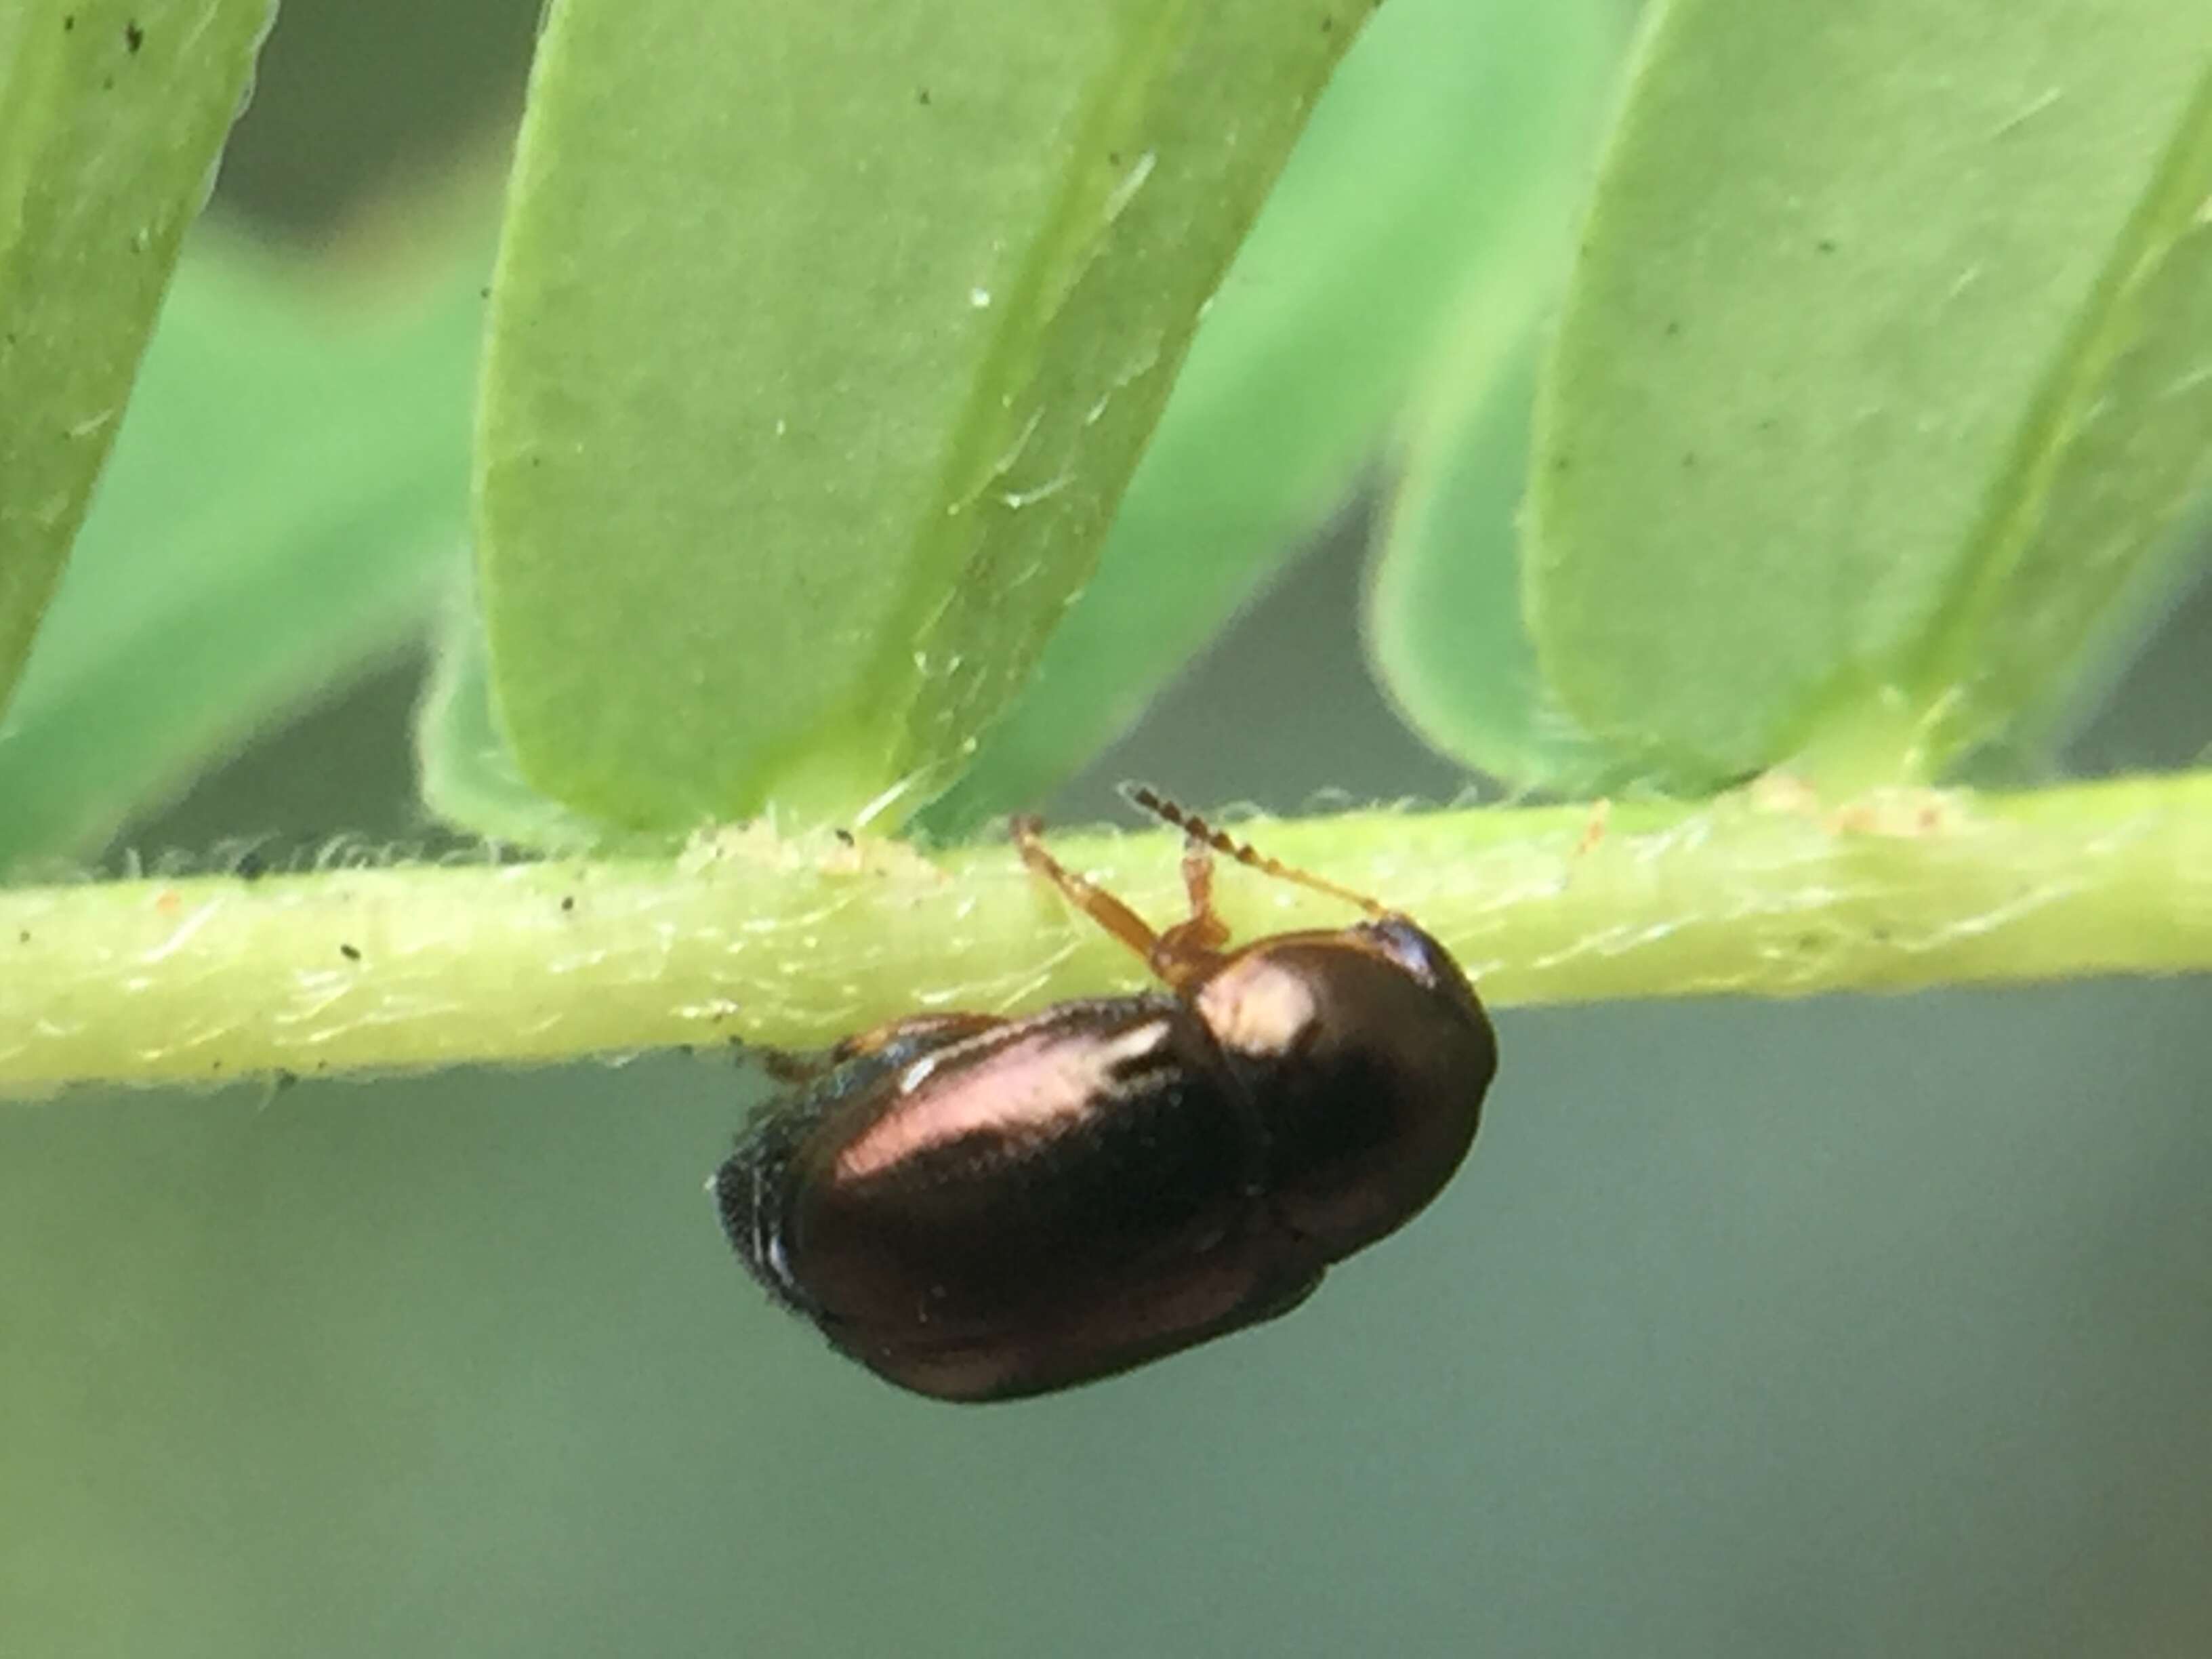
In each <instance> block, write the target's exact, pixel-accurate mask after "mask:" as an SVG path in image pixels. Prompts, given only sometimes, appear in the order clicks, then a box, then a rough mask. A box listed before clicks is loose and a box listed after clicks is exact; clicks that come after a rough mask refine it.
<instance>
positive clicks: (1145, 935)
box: [1013, 817, 1160, 962]
mask: <svg viewBox="0 0 2212 1659" xmlns="http://www.w3.org/2000/svg"><path fill="white" fill-rule="evenodd" d="M1043 828H1044V826H1043V824H1042V823H1041V822H1040V821H1039V820H1037V819H1036V818H1033V817H1019V818H1016V819H1015V820H1014V823H1013V831H1014V848H1015V850H1016V851H1018V852H1019V853H1020V854H1021V855H1022V862H1023V863H1024V864H1026V865H1028V866H1029V867H1030V869H1031V870H1032V871H1034V872H1036V874H1037V875H1038V876H1040V877H1042V878H1043V879H1044V880H1046V881H1048V882H1050V883H1051V884H1053V885H1054V887H1057V888H1058V889H1059V890H1060V894H1061V896H1063V897H1065V898H1066V900H1067V902H1069V903H1070V904H1073V906H1074V907H1075V908H1077V909H1079V910H1080V911H1082V912H1083V914H1084V915H1086V916H1089V917H1090V918H1091V921H1095V922H1097V924H1098V925H1099V926H1100V927H1103V928H1104V929H1105V930H1106V931H1107V932H1108V933H1111V934H1113V936H1114V937H1115V939H1120V940H1121V943H1122V944H1124V945H1127V946H1128V947H1129V948H1130V949H1131V950H1132V951H1135V952H1136V953H1137V954H1138V955H1139V956H1140V957H1144V958H1145V960H1146V961H1147V962H1150V961H1151V960H1152V951H1153V950H1154V948H1155V947H1156V946H1158V944H1159V942H1160V936H1159V935H1158V933H1154V932H1153V931H1152V928H1151V927H1149V926H1148V925H1147V924H1146V921H1145V919H1144V918H1143V917H1142V916H1140V915H1138V914H1137V913H1136V912H1135V911H1134V910H1132V909H1131V908H1129V907H1128V906H1127V905H1126V904H1124V903H1122V902H1121V900H1119V899H1117V898H1115V896H1113V895H1112V894H1111V893H1109V892H1108V891H1107V890H1105V889H1104V888H1103V887H1099V886H1097V885H1094V884H1092V883H1091V882H1090V881H1087V880H1085V878H1083V877H1081V876H1079V875H1077V874H1076V873H1075V872H1074V871H1073V870H1071V869H1069V868H1068V867H1067V866H1066V865H1064V864H1062V863H1061V862H1060V860H1058V859H1056V858H1054V857H1053V855H1052V854H1049V853H1048V852H1046V851H1045V850H1044V843H1043V842H1042V841H1040V840H1038V839H1037V837H1038V835H1039V834H1040V832H1041V831H1042V829H1043Z"/></svg>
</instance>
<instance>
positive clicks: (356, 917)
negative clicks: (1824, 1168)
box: [0, 773, 2212, 1093]
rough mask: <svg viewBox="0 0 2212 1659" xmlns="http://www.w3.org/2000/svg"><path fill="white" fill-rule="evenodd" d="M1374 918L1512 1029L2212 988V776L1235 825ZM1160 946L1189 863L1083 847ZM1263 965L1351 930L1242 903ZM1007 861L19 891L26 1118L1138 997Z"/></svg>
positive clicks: (584, 866)
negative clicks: (83, 1100) (2001, 994)
mask: <svg viewBox="0 0 2212 1659" xmlns="http://www.w3.org/2000/svg"><path fill="white" fill-rule="evenodd" d="M1237 833H1239V834H1240V835H1249V836H1252V837H1253V838H1255V839H1257V840H1259V841H1260V842H1261V844H1262V845H1263V846H1264V848H1266V850H1267V851H1268V852H1270V853H1272V854H1274V855H1276V856H1277V857H1279V858H1281V859H1284V860H1286V861H1289V862H1291V863H1295V864H1299V865H1304V866H1310V867H1313V868H1315V869H1317V870H1320V871H1323V872H1327V873H1328V875H1329V876H1331V877H1332V878H1335V879H1337V880H1339V881H1341V882H1345V883H1347V884H1351V885H1352V886H1355V887H1358V888H1360V889H1363V890H1368V891H1371V892H1374V893H1376V894H1377V895H1379V896H1382V897H1383V899H1384V900H1385V901H1386V902H1389V903H1390V904H1392V905H1394V906H1395V907H1398V908H1402V909H1404V910H1405V911H1406V912H1407V913H1408V914H1409V915H1413V916H1415V917H1416V918H1418V919H1419V921H1421V922H1422V923H1423V924H1424V925H1425V926H1426V927H1428V928H1429V929H1430V930H1431V932H1433V933H1436V934H1437V937H1439V938H1440V939H1443V941H1444V943H1445V944H1446V945H1448V946H1449V947H1450V948H1451V949H1452V950H1453V951H1455V952H1456V953H1457V954H1458V956H1459V957H1460V959H1461V960H1462V963H1465V965H1466V966H1467V968H1468V971H1469V972H1470V973H1471V974H1473V975H1474V976H1475V978H1476V980H1477V981H1478V982H1479V984H1480V987H1481V988H1482V990H1483V992H1484V994H1486V997H1487V998H1489V999H1490V1000H1492V1001H1493V1002H1495V1003H1500V1004H1506V1005H1511V1004H1529V1003H1564V1002H1581V1001H1591V1000H1599V999H1603V998H1620V997H1639V996H1689V995H1716V994H1724V995H1757V996H1782V995H1798V994H1808V993H1814V992H1822V991H1839V990H1858V991H1872V990H1887V991H1898V990H1906V989H1911V988H1915V987H1923V986H1933V985H1944V984H1971V983H1992V982H2001V981H2033V980H2054V979H2065V978H2075V977H2080V976H2085V975H2100V974H2172V973H2185V972H2202V971H2203V970H2205V969H2212V773H2204V774H2195V775H2186V776H2179V777H2160V778H2146V779H2139V780H2130V781H2118V782H2108V783H2096V784H2087V785H2081V786H2077V787H2065V788H2056V789H2050V790H2045V791H2042V792H2039V793H2032V794H2024V795H2012V796H1974V795H1969V794H1964V793H1934V792H1919V791H1915V792H1896V793H1887V794H1883V795H1878V796H1869V797H1865V798H1863V799H1859V800H1857V801H1854V802H1851V803H1850V804H1847V805H1842V806H1840V807H1838V806H1834V805H1819V804H1815V803H1814V802H1812V801H1811V800H1810V799H1807V798H1805V796H1804V794H1803V792H1802V790H1798V789H1796V788H1795V787H1791V786H1789V785H1787V784H1786V783H1782V782H1778V781H1771V780H1770V781H1767V782H1766V783H1765V784H1764V785H1762V786H1761V787H1758V788H1756V789H1754V790H1753V791H1751V792H1749V793H1746V794H1742V795H1736V796H1730V797H1727V798H1724V799H1721V800H1718V801H1715V802H1707V803H1702V804H1698V805H1681V804H1640V805H1622V806H1619V807H1616V808H1614V809H1613V810H1612V811H1610V812H1609V813H1606V814H1599V813H1594V812H1593V811H1591V809H1589V808H1587V807H1564V808H1561V807H1547V808H1536V809H1526V810H1506V809H1490V810H1477V811H1441V812H1426V813H1419V814H1416V813H1410V812H1408V813H1397V812H1389V811H1370V812H1360V813H1352V814H1348V815H1346V816H1343V817H1331V818H1317V819H1308V820H1304V821H1300V822H1295V823H1270V824H1265V825H1260V824H1253V825H1239V826H1237ZM1054 848H1055V850H1056V851H1057V852H1058V853H1059V854H1060V855H1061V856H1062V857H1064V858H1066V860H1068V861H1070V862H1071V863H1072V864H1073V865H1074V866H1077V867H1079V868H1081V869H1084V870H1085V871H1087V872H1090V873H1091V874H1092V875H1093V876H1094V877H1095V878H1097V879H1098V880H1100V881H1101V882H1102V883H1103V884H1107V885H1109V886H1111V887H1112V888H1114V889H1115V890H1116V891H1118V892H1120V893H1121V894H1122V895H1123V896H1125V897H1127V899H1129V900H1130V901H1131V902H1133V903H1134V904H1135V905H1136V906H1137V908H1139V910H1140V911H1141V912H1142V913H1143V914H1145V915H1147V916H1149V917H1152V918H1153V919H1154V920H1155V921H1169V920H1172V919H1174V918H1175V917H1176V916H1177V915H1179V914H1180V913H1181V909H1182V891H1181V888H1180V884H1179V878H1178V875H1177V860H1176V842H1175V840H1174V839H1173V838H1172V837H1171V836H1169V835H1167V834H1164V833H1161V834H1143V835H1117V834H1103V833H1089V834H1081V835H1070V836H1062V837H1056V838H1055V839H1054ZM1220 889H1221V895H1220V896H1221V902H1222V905H1223V908H1224V910H1225V914H1226V915H1227V917H1228V919H1229V920H1230V921H1231V924H1232V925H1233V926H1235V927H1237V930H1238V936H1239V937H1240V938H1249V937H1250V936H1252V934H1254V933H1261V932H1270V931H1274V930H1278V929H1280V928H1284V927H1304V926H1339V925H1342V923H1343V922H1344V921H1346V920H1347V917H1346V911H1345V907H1343V906H1342V905H1341V904H1340V903H1337V902H1334V901H1331V900H1328V899H1326V898H1323V897H1321V896H1316V895H1314V894H1311V893H1310V892H1307V891H1305V890H1301V889H1298V888H1295V887H1292V886H1290V885H1288V884H1284V883H1281V882H1278V881H1273V880H1270V879H1268V878H1265V877H1262V876H1261V875H1258V874H1256V873H1254V872H1246V871H1242V870H1231V871H1227V872H1224V874H1223V876H1222V878H1221V881H1220ZM1143 979H1144V975H1143V973H1142V968H1141V964H1140V963H1138V962H1137V961H1136V959H1135V958H1134V957H1133V956H1132V955H1130V954H1129V953H1128V952H1127V951H1123V950H1121V948H1120V947H1119V946H1117V945H1115V944H1113V943H1112V942H1111V941H1110V940H1109V939H1106V938H1105V937H1104V936H1103V935H1102V934H1100V933H1098V932H1097V929H1095V928H1093V927H1090V926H1089V924H1087V923H1085V922H1082V921H1079V919H1078V918H1075V917H1074V916H1073V915H1072V913H1071V912H1070V911H1069V909H1068V908H1067V907H1066V904H1065V903H1064V902H1062V901H1060V899H1059V898H1057V897H1056V896H1054V895H1052V894H1051V893H1050V892H1048V890H1045V889H1044V888H1043V887H1042V884H1039V883H1038V882H1036V880H1034V879H1033V878H1030V876H1029V875H1028V874H1027V873H1026V872H1024V870H1023V868H1022V867H1021V866H1020V865H1019V863H1018V861H1017V860H1016V859H1015V858H1014V857H1013V855H1012V853H1011V851H1010V850H1009V849H1008V848H1006V846H1004V845H1003V844H1000V845H994V846H986V847H979V848H967V849H963V850H960V851H957V852H955V853H952V854H948V855H946V856H945V857H944V858H943V859H942V860H939V861H936V862H929V861H926V860H923V859H922V858H921V857H920V856H919V855H917V854H914V853H912V852H910V851H908V849H906V848H902V847H900V846H898V845H896V844H891V843H874V844H871V843H867V842H863V843H861V844H860V846H859V847H857V848H854V847H851V846H848V845H845V844H843V843H842V842H839V841H837V840H835V839H833V838H830V837H828V836H823V837H822V838H821V839H820V840H818V841H817V840H813V839H808V840H805V841H789V840H779V839H777V838H776V837H775V836H773V835H772V834H771V833H770V832H769V831H767V830H765V829H760V828H754V829H744V830H733V831H729V832H726V833H724V834H722V835H720V836H717V837H714V838H712V839H709V840H703V841H702V842H699V843H698V844H696V846H695V847H694V848H692V850H691V851H690V853H688V854H686V855H685V856H684V857H683V858H681V859H678V860H661V861H657V862H644V861H637V862H592V863H586V862H580V861H572V862H556V863H546V864H537V865H529V866H508V867H503V868H495V867H478V866H461V867H452V866H445V867H433V866H403V867H395V868H387V869H359V870H334V871H327V872H317V873H313V874H301V875H294V876H283V877H268V878H262V879H260V880H258V881H248V880H245V879H241V878H236V877H220V878H191V879H185V880H174V881H161V880H137V881H123V882H114V883H109V884H82V885H76V886H60V887H43V888H25V889H18V890H13V891H7V892H0V1091H8V1092H12V1093H25V1092H36V1091H43V1090H49V1089H52V1088H56V1087H58V1086H61V1085H67V1084H71V1083H82V1082H93V1081H122V1082H132V1083H154V1082H161V1081H173V1080H179V1079H183V1080H192V1079H197V1080H200V1081H208V1080H211V1079H225V1078H229V1077H234V1076H237V1075H240V1074H254V1073H260V1074H278V1075H282V1074H286V1073H290V1074H307V1073H339V1072H388V1071H392V1070H397V1069H402V1068H409V1067H419V1066H444V1065H454V1064H465V1063H477V1064H491V1065H516V1064H523V1063H535V1062H540V1061H550V1060H567V1059H572V1058H575V1057H578V1056H582V1055H588V1054H602V1055H604V1054H622V1053H628V1052H634V1051H637V1050H642V1049H648V1048H656V1047H661V1046H666V1045H674V1044H685V1043H691V1044H696V1043H702V1042H744V1043H752V1044H763V1045H772V1046H775V1047H779V1048H809V1047H814V1046H818V1045H821V1044H824V1043H827V1042H830V1041H831V1040H833V1039H835V1038H836V1037H837V1036H841V1035H843V1034H846V1033H848V1032H849V1031H852V1030H855V1029H858V1028H861V1027H865V1026H866V1025H868V1024H871V1023H872V1022H874V1021H878V1020H882V1019H886V1018H895V1017H896V1016H898V1015H901V1014H903V1013H908V1012H915V1011H916V1010H923V1009H945V1008H954V1007H964V1008H976V1009H985V1010H994V1011H1009V1012H1011V1011H1014V1010H1018V1009H1023V1008H1030V1007H1034V1006H1037V1005H1038V1004H1040V1003H1043V1002H1047V1001H1050V1000H1054V999H1056V998H1062V997H1067V996H1072V995H1077V994H1097V993H1101V992H1108V991H1115V990H1121V989H1127V988H1129V987H1134V986H1136V985H1139V984H1140V983H1142V982H1143Z"/></svg>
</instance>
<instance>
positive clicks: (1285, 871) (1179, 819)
mask: <svg viewBox="0 0 2212 1659" xmlns="http://www.w3.org/2000/svg"><path fill="white" fill-rule="evenodd" d="M1121 794H1122V796H1123V798H1124V799H1127V800H1128V801H1130V802H1131V803H1133V805H1137V806H1140V807H1142V808H1143V809H1144V810H1145V811H1147V812H1150V813H1151V814H1152V816H1153V817H1156V818H1162V819H1164V820H1165V821H1166V822H1168V823H1171V824H1173V825H1174V826H1175V827H1176V829H1180V830H1182V832H1183V834H1185V835H1187V836H1189V837H1190V838H1191V839H1192V840H1194V841H1202V842H1205V843H1206V845H1207V846H1208V847H1211V848H1212V849H1213V850H1214V851H1215V852H1217V853H1223V854H1227V855H1228V856H1229V857H1231V858H1232V859H1235V860H1237V863H1239V864H1243V865H1247V866H1250V867H1251V868H1252V869H1255V870H1258V871H1260V872H1262V873H1264V874H1267V875H1270V876H1273V877H1275V878H1277V879H1278V880H1280V881H1287V882H1292V883H1295V884H1297V885H1298V886H1300V887H1310V888H1311V889H1312V890H1314V891H1315V892H1316V893H1326V894H1328V896H1330V897H1331V898H1340V899H1342V900H1343V901H1344V902H1346V903H1347V904H1356V905H1358V907H1359V908H1361V909H1362V910H1364V911H1365V912H1366V913H1367V914H1368V915H1370V916H1372V917H1374V918H1375V919H1376V921H1382V920H1383V918H1385V917H1387V916H1389V915H1390V914H1391V912H1390V911H1389V910H1388V909H1386V908H1383V905H1381V904H1380V903H1378V902H1376V901H1375V900H1373V899H1371V898H1370V897H1368V896H1367V895H1366V894H1364V893H1355V892H1353V891H1352V889H1350V888H1349V887H1340V886H1339V885H1338V884H1336V883H1334V882H1333V881H1331V880H1329V879H1328V878H1327V877H1326V876H1317V875H1316V874H1314V872H1312V871H1310V870H1301V869H1298V868H1297V866H1294V865H1288V864H1285V863H1284V862H1283V861H1282V860H1280V859H1273V858H1269V857H1268V856H1267V854H1265V853H1262V852H1261V851H1259V850H1258V849H1257V848H1255V847H1253V846H1252V845H1251V844H1250V843H1249V842H1241V841H1233V840H1231V838H1230V837H1229V836H1225V835H1224V834H1223V833H1222V832H1221V831H1220V830H1218V829H1215V828H1214V827H1213V826H1212V824H1210V823H1207V822H1206V820H1205V819H1204V818H1202V817H1199V815H1198V814H1197V813H1195V812H1194V811H1190V810H1189V809H1188V807H1182V806H1178V805H1176V803H1175V802H1173V801H1171V800H1170V799H1168V798H1167V797H1166V796H1164V795H1163V794H1161V793H1159V792H1158V790H1155V789H1152V788H1150V787H1147V786H1146V785H1144V784H1141V783H1129V784H1124V785H1122V786H1121Z"/></svg>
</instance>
